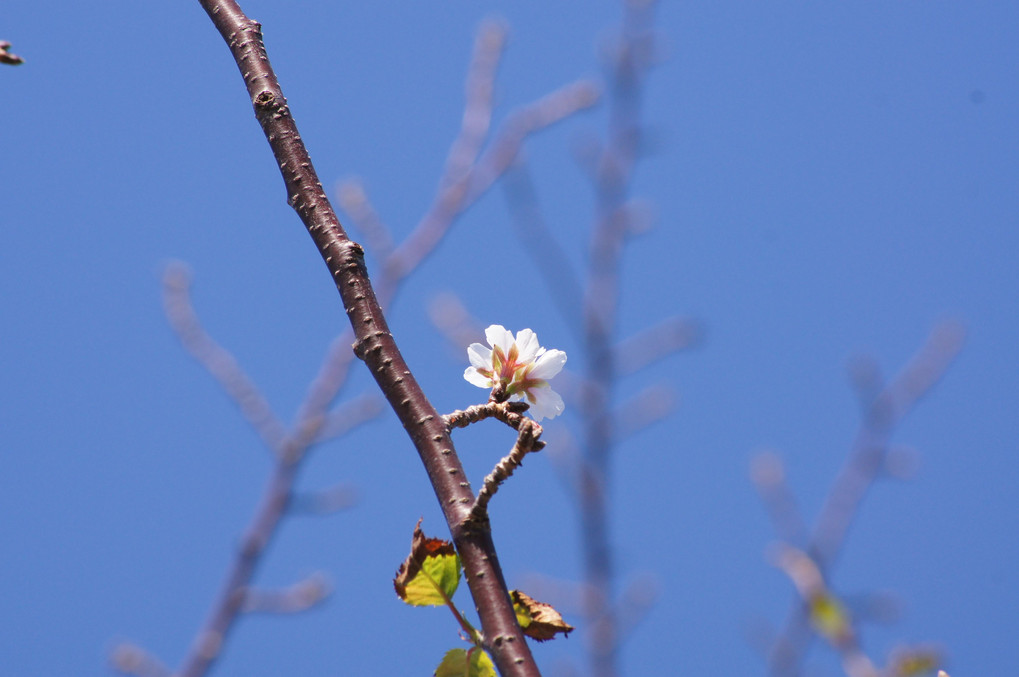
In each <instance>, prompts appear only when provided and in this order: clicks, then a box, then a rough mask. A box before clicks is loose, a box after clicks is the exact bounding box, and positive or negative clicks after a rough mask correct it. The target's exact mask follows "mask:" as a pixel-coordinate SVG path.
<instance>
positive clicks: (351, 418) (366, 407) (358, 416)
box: [315, 393, 383, 444]
mask: <svg viewBox="0 0 1019 677" xmlns="http://www.w3.org/2000/svg"><path fill="white" fill-rule="evenodd" d="M382 412H383V400H382V398H381V397H379V396H378V395H377V394H375V393H365V394H363V395H359V396H358V397H355V398H354V399H352V400H347V401H346V402H344V403H343V404H341V405H340V406H338V407H336V408H334V409H333V410H332V411H330V412H329V413H328V414H326V418H325V420H324V421H323V422H322V428H321V430H319V431H318V436H317V437H316V438H315V442H316V443H318V444H321V443H322V442H325V441H327V440H331V439H336V438H338V437H343V436H345V435H347V434H348V433H349V432H350V431H352V430H353V429H354V428H357V427H358V426H360V425H362V424H364V423H367V422H368V421H370V420H372V419H374V418H378V417H379V416H381V415H382Z"/></svg>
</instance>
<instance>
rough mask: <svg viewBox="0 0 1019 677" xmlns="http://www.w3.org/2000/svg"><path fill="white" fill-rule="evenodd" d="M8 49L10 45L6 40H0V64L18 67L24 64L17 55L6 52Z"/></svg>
mask: <svg viewBox="0 0 1019 677" xmlns="http://www.w3.org/2000/svg"><path fill="white" fill-rule="evenodd" d="M10 48H11V43H9V42H7V41H6V40H0V63H5V64H8V65H10V66H18V65H21V64H23V63H25V60H24V59H22V58H21V57H20V56H18V55H17V54H12V53H11V52H8V51H7V50H8V49H10Z"/></svg>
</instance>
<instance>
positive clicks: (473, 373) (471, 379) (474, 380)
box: [464, 367, 492, 388]
mask: <svg viewBox="0 0 1019 677" xmlns="http://www.w3.org/2000/svg"><path fill="white" fill-rule="evenodd" d="M464 378H465V379H467V382H468V383H470V384H471V385H473V386H478V387H479V388H491V387H492V379H490V378H488V377H487V376H484V375H483V374H479V373H478V370H477V369H475V368H474V367H467V370H466V371H464Z"/></svg>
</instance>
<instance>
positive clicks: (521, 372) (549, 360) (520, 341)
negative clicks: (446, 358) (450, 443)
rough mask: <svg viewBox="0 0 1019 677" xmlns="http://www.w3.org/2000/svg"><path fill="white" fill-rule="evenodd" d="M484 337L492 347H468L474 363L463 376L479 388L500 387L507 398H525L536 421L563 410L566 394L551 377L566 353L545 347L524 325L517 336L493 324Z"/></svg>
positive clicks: (468, 354)
mask: <svg viewBox="0 0 1019 677" xmlns="http://www.w3.org/2000/svg"><path fill="white" fill-rule="evenodd" d="M485 338H486V339H487V340H488V345H489V346H491V347H490V348H486V347H485V346H483V345H481V344H480V343H472V344H471V345H470V346H469V347H468V348H467V357H468V358H470V361H471V366H469V367H467V370H466V371H465V372H464V378H465V379H467V381H468V382H469V383H471V384H473V385H476V386H478V387H479V388H492V389H495V388H501V389H502V390H503V391H504V392H505V397H506V399H508V400H524V399H526V400H527V402H528V403H529V404H530V405H531V407H530V409H529V411H530V413H531V416H533V417H534V420H536V421H540V420H541V419H543V418H555V417H556V416H558V415H559V414H561V413H563V409H564V408H565V407H566V405H565V404H563V398H562V397H560V396H559V393H557V392H555V391H554V390H552V388H551V387H549V385H548V381H549V380H550V379H551V378H552V377H553V376H555V375H556V374H558V373H559V372H560V371H562V369H563V365H564V364H566V353H564V352H563V351H561V350H545V349H544V348H542V347H541V346H540V345H539V344H538V337H537V335H536V334H535V333H534V332H533V331H531V330H530V329H521V330H520V331H518V332H517V335H516V338H514V337H513V332H511V331H508V330H507V329H506V328H505V327H503V326H502V325H501V324H493V325H492V326H491V327H489V328H488V329H486V330H485Z"/></svg>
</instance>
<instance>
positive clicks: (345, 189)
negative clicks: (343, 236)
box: [336, 177, 394, 260]
mask: <svg viewBox="0 0 1019 677" xmlns="http://www.w3.org/2000/svg"><path fill="white" fill-rule="evenodd" d="M336 200H337V202H339V203H340V208H341V209H343V211H345V212H347V215H348V216H349V217H350V221H351V225H352V226H353V227H354V228H357V229H358V230H359V231H360V232H361V234H362V236H363V237H364V244H365V249H367V250H368V251H369V252H371V253H373V254H374V255H375V256H377V257H379V258H380V259H382V260H385V259H386V258H388V257H389V255H390V254H392V253H393V247H394V245H393V236H392V233H390V232H389V227H388V226H386V224H385V223H384V222H383V221H382V217H381V216H379V213H378V212H377V211H376V210H375V207H374V206H373V205H372V203H371V202H370V201H369V200H368V194H367V193H366V192H365V189H364V184H362V183H361V180H360V179H358V178H357V177H353V178H350V179H346V180H344V181H341V182H340V183H339V184H338V185H337V187H336Z"/></svg>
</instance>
